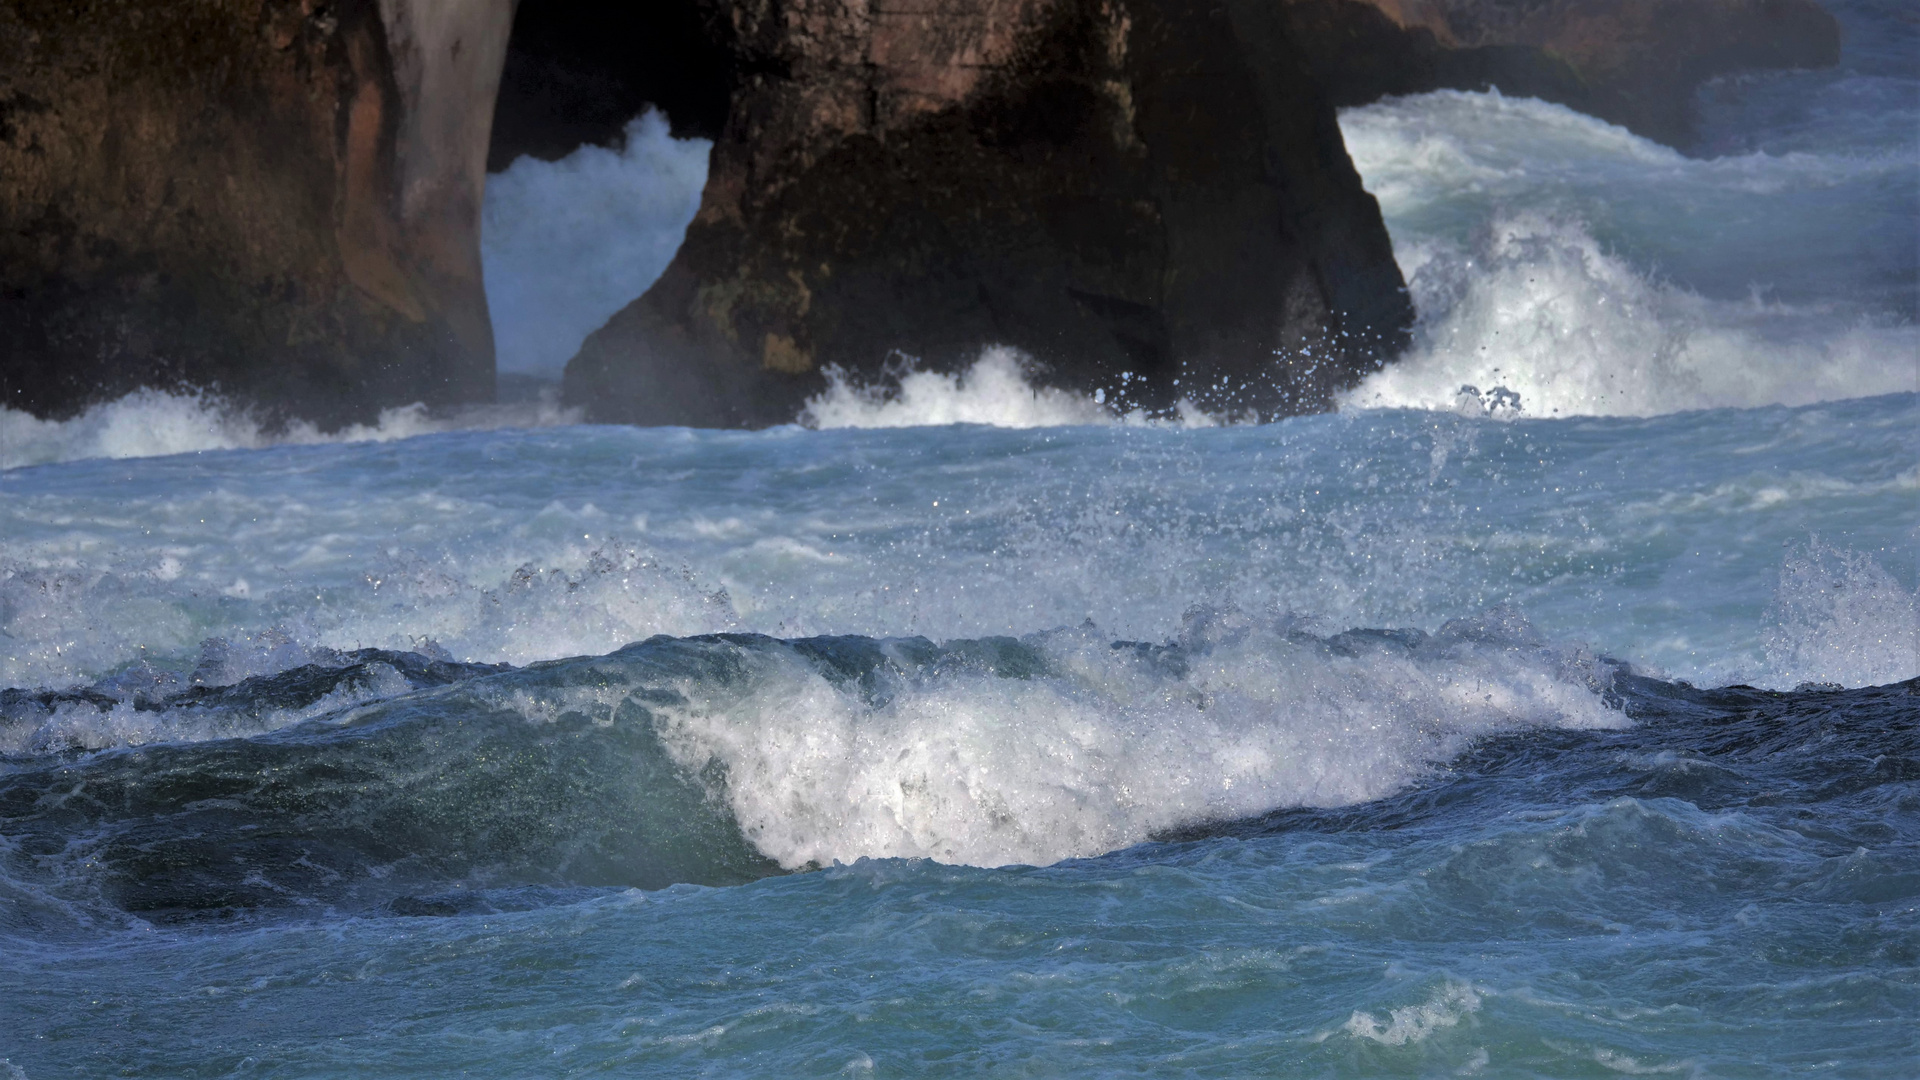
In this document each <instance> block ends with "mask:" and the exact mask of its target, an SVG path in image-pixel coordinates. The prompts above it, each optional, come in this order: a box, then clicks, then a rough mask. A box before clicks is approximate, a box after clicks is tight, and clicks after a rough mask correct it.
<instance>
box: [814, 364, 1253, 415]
mask: <svg viewBox="0 0 1920 1080" xmlns="http://www.w3.org/2000/svg"><path fill="white" fill-rule="evenodd" d="M799 419H800V423H801V424H803V425H805V426H807V427H810V428H907V427H936V426H941V425H945V424H984V425H987V426H990V427H1004V428H1037V427H1068V426H1075V425H1095V426H1101V425H1111V424H1125V425H1127V426H1130V427H1180V428H1208V427H1218V426H1220V424H1221V423H1222V422H1223V421H1222V420H1221V419H1220V418H1219V417H1216V416H1212V415H1210V414H1208V413H1206V412H1203V411H1202V410H1200V409H1199V408H1197V407H1195V406H1194V404H1193V403H1192V402H1190V401H1188V400H1187V399H1185V398H1181V399H1180V400H1179V401H1178V402H1176V403H1175V404H1174V408H1173V414H1172V416H1170V417H1165V418H1159V417H1149V416H1148V415H1147V414H1146V413H1145V412H1143V411H1139V410H1135V411H1132V412H1125V413H1123V412H1119V411H1117V410H1115V409H1113V408H1111V407H1109V406H1108V404H1107V402H1106V392H1105V391H1103V390H1102V391H1095V392H1093V393H1091V394H1087V393H1081V392H1079V391H1073V390H1063V389H1060V388H1058V387H1052V386H1046V385H1044V383H1043V382H1042V381H1041V380H1040V379H1039V378H1038V377H1037V373H1036V371H1035V366H1034V361H1033V359H1032V358H1031V357H1029V356H1027V355H1026V354H1024V353H1022V352H1020V351H1019V350H1018V349H1011V348H1008V347H1006V346H1004V345H994V346H989V347H988V348H985V349H982V350H981V352H980V356H979V358H978V359H977V360H975V361H974V362H973V363H972V364H971V365H969V366H968V367H967V368H966V369H965V370H962V371H957V372H952V373H942V372H937V371H925V370H922V369H921V368H919V367H918V366H917V365H914V364H908V365H906V366H904V367H901V368H899V369H898V370H895V371H892V372H890V373H888V374H887V375H886V376H885V377H884V378H882V379H880V380H879V381H877V382H873V383H861V382H856V381H855V380H854V378H853V376H852V375H850V374H849V373H848V372H846V371H845V370H843V369H841V368H837V367H835V368H829V369H827V389H826V390H824V391H822V392H821V393H819V394H816V395H814V396H813V397H812V398H809V399H808V400H807V404H806V407H805V408H803V409H802V410H801V412H800V417H799Z"/></svg>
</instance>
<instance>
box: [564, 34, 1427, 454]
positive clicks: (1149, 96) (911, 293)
mask: <svg viewBox="0 0 1920 1080" xmlns="http://www.w3.org/2000/svg"><path fill="white" fill-rule="evenodd" d="M728 11H729V12H730V16H731V21H730V23H729V30H730V37H731V47H732V50H733V55H734V61H735V64H734V66H735V70H736V71H737V72H738V73H739V74H738V81H737V85H736V87H735V90H734V93H733V96H732V103H731V108H730V111H729V114H728V118H727V122H726V126H725V129H724V131H723V133H722V135H721V137H720V139H719V141H718V143H717V144H716V146H715V147H714V151H713V159H712V166H711V172H710V175H709V179H708V182H707V188H706V192H705V195H704V199H703V203H702V206H701V209H700V212H699V215H698V217H697V218H696V219H695V221H694V223H693V225H692V227H691V228H690V229H689V230H688V233H687V239H686V242H685V244H684V246H683V247H682V248H681V250H680V253H679V255H678V256H677V257H676V258H675V260H674V262H673V263H672V265H671V266H670V267H669V268H668V270H667V271H666V273H665V275H664V276H663V277H662V278H661V280H660V281H659V283H658V284H656V285H655V286H654V287H653V288H652V289H651V290H650V291H648V293H647V294H646V295H645V296H643V297H642V298H640V299H639V300H638V301H636V302H635V303H634V304H632V305H630V306H629V307H627V308H626V309H625V310H623V311H621V312H620V313H619V314H618V315H616V316H615V317H614V318H613V319H612V320H611V321H610V322H609V323H608V324H607V325H606V326H605V327H604V328H602V329H601V330H600V331H598V332H597V333H595V334H594V335H593V336H592V337H590V338H589V339H588V340H587V342H586V344H585V346H584V347H583V348H582V350H581V352H580V354H579V355H578V356H577V357H575V359H574V360H573V362H572V363H571V364H570V365H569V367H568V370H567V378H566V388H565V391H566V396H567V398H568V400H570V401H572V402H574V403H578V404H581V405H584V406H585V407H586V408H587V409H588V411H589V415H590V416H592V417H594V418H596V419H601V420H615V421H631V422H639V423H687V424H712V425H737V424H746V425H759V424H770V423H779V422H784V421H789V420H791V419H793V417H794V415H795V412H796V410H797V408H798V406H799V404H800V403H801V401H803V400H804V398H805V397H806V395H807V394H809V393H811V392H813V391H815V390H816V389H818V388H819V387H821V386H822V385H824V380H823V377H822V370H823V368H824V367H826V366H827V365H839V366H841V367H843V368H846V369H849V370H851V371H854V372H856V373H860V374H864V375H867V376H872V375H874V374H876V373H877V372H878V371H879V370H880V369H881V368H882V367H883V366H884V365H885V364H887V363H888V362H889V360H890V358H892V359H894V360H897V359H898V358H900V357H911V358H913V359H914V360H916V361H918V362H921V363H924V364H926V365H929V366H934V367H942V368H951V367H954V366H956V365H959V364H962V363H964V362H965V361H966V360H968V359H970V358H971V357H972V356H973V355H974V354H975V353H976V352H977V351H978V350H979V348H980V347H981V346H983V345H986V344H990V343H1000V344H1006V345H1012V346H1016V347H1018V348H1020V349H1022V350H1024V351H1026V352H1028V353H1029V354H1031V355H1032V356H1034V357H1035V358H1036V359H1037V360H1039V361H1040V362H1041V363H1043V364H1044V365H1046V373H1045V378H1047V380H1048V381H1050V382H1054V383H1059V384H1066V385H1074V386H1082V387H1095V386H1104V387H1108V388H1110V389H1111V390H1112V391H1113V392H1121V391H1126V392H1128V393H1130V394H1131V395H1132V400H1134V401H1136V402H1138V403H1139V404H1143V405H1147V406H1150V407H1151V406H1159V407H1164V406H1166V405H1168V404H1170V403H1171V401H1172V400H1173V399H1174V398H1175V397H1176V396H1187V397H1190V398H1192V399H1194V400H1196V401H1198V402H1200V403H1202V404H1204V405H1208V406H1212V407H1217V408H1234V409H1240V408H1254V409H1257V410H1259V411H1260V412H1262V413H1263V414H1266V415H1274V414H1277V413H1284V412H1294V411H1302V410H1309V409H1316V408H1321V407H1324V406H1325V405H1326V403H1327V402H1328V400H1329V397H1330V394H1331V393H1332V392H1333V391H1334V390H1335V389H1336V388H1338V387H1340V386H1343V385H1345V384H1347V383H1349V382H1351V381H1352V380H1354V379H1355V378H1357V377H1358V375H1359V374H1360V373H1362V372H1364V371H1366V370H1370V369H1371V368H1372V367H1373V366H1374V365H1376V364H1378V363H1379V362H1380V361H1381V360H1382V359H1383V358H1384V357H1385V356H1387V355H1390V354H1391V352H1392V350H1393V349H1394V348H1395V347H1396V346H1397V345H1398V343H1399V341H1400V340H1401V336H1402V335H1403V333H1404V331H1405V329H1406V327H1407V326H1408V324H1409V322H1410V321H1411V314H1412V313H1411V310H1410V307H1409V304H1408V301H1407V298H1406V295H1405V292H1404V289H1403V287H1402V282H1401V279H1400V273H1399V270H1398V268H1397V267H1396V266H1395V264H1394V262H1393V257H1392V252H1391V249H1390V247H1389V244H1388V239H1387V234H1386V230H1385V228H1384V227H1383V226H1382V224H1381V221H1380V214H1379V210H1378V208H1377V206H1376V205H1375V203H1374V201H1373V199H1372V197H1371V196H1369V195H1368V194H1367V193H1366V192H1365V191H1364V190H1363V189H1362V188H1361V186H1360V180H1359V177H1358V176H1357V175H1356V174H1355V172H1354V170H1353V166H1352V164H1351V162H1350V161H1349V159H1348V157H1347V154H1346V151H1345V148H1344V146H1343V144H1342V142H1341V137H1340V131H1339V128H1338V126H1337V124H1336V122H1335V118H1334V112H1333V107H1332V105H1331V104H1330V102H1329V101H1328V100H1327V99H1326V98H1325V96H1324V95H1323V94H1321V93H1320V91H1319V90H1318V88H1317V87H1316V86H1315V84H1314V82H1313V80H1312V78H1311V77H1310V75H1309V74H1308V72H1307V69H1306V68H1305V66H1304V65H1303V63H1302V60H1303V58H1302V57H1301V56H1300V55H1299V53H1298V52H1297V51H1296V50H1295V49H1294V48H1293V46H1292V44H1291V42H1290V41H1289V39H1288V37H1287V30H1286V27H1285V25H1284V18H1283V14H1284V13H1283V11H1282V9H1280V8H1279V7H1278V6H1276V5H1274V4H1272V3H1269V2H1267V0H1224V2H1220V3H1216V2H1213V0H1206V2H1202V0H905V2H903V3H901V4H898V5H890V6H881V5H879V4H874V3H867V2H855V3H844V2H841V0H735V2H733V3H732V4H731V5H730V7H729V8H728ZM1123 372H1124V373H1126V375H1127V376H1128V377H1126V378H1125V379H1123V378H1122V373H1123Z"/></svg>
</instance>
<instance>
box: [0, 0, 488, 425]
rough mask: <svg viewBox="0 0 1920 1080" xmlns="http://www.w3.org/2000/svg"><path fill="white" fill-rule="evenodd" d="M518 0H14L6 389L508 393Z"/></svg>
mask: <svg viewBox="0 0 1920 1080" xmlns="http://www.w3.org/2000/svg"><path fill="white" fill-rule="evenodd" d="M511 13H512V7H511V4H510V3H508V2H507V0H475V2H471V3H455V2H451V0H446V2H433V0H422V2H418V3H406V2H403V0H392V2H389V3H384V4H382V3H376V2H374V0H335V2H330V3H328V2H320V0H182V2H178V3H168V4H162V5H141V4H122V3H116V2H111V0H76V2H73V3H60V4H47V3H36V2H33V0H0V404H4V405H6V406H8V407H11V408H15V409H21V410H26V411H30V412H33V413H37V414H40V415H51V416H59V415H65V414H70V413H72V412H74V411H76V410H78V409H80V408H82V407H84V406H85V405H87V404H89V403H91V402H94V401H98V400H102V399H106V398H111V397H115V396H118V395H119V394H122V393H125V392H127V391H129V390H132V389H135V388H137V387H143V386H159V387H170V386H193V387H199V388H212V389H216V390H218V391H219V392H221V393H223V394H225V395H227V396H229V397H231V398H233V399H235V400H237V401H239V402H242V403H245V404H249V405H252V406H255V407H257V408H258V409H260V410H261V411H263V412H265V413H267V414H271V415H280V416H285V417H300V418H304V419H308V420H314V421H318V422H319V423H321V424H323V425H333V424H339V423H345V422H348V421H352V420H363V419H369V418H371V415H372V414H373V413H374V412H376V411H377V410H378V409H379V408H381V407H384V406H390V405H400V404H406V403H408V402H412V401H425V402H428V403H429V404H442V403H445V404H453V403H460V402H470V401H485V400H491V398H492V396H493V346H492V330H491V327H490V325H489V322H488V316H487V309H486V298H485V294H484V292H483V290H482V286H481V279H480V268H479V248H478V242H479V234H478V212H479V202H480V192H481V185H482V184H483V182H484V175H485V174H484V171H483V168H484V155H485V151H486V146H487V129H488V125H489V123H490V121H491V112H492V100H493V93H494V86H495V83H496V81H497V79H498V76H499V70H500V57H501V55H502V53H503V52H504V48H505V44H506V33H507V28H508V23H509V19H510V17H511Z"/></svg>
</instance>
